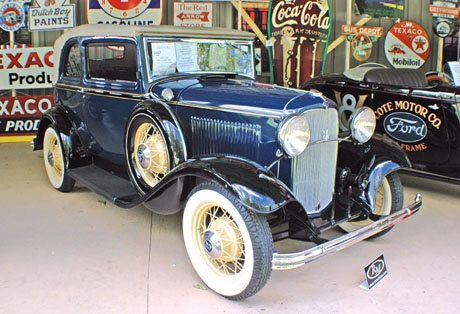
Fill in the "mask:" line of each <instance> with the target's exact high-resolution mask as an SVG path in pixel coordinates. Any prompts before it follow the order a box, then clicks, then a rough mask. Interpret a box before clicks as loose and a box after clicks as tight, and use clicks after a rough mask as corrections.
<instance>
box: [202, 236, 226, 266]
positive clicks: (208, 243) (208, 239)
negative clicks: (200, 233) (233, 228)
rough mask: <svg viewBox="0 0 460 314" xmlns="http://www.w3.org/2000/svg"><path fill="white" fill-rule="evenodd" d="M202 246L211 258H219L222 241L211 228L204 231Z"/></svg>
mask: <svg viewBox="0 0 460 314" xmlns="http://www.w3.org/2000/svg"><path fill="white" fill-rule="evenodd" d="M203 246H204V249H205V251H206V253H207V254H208V255H209V257H210V258H211V259H216V258H219V257H220V256H221V255H222V243H221V241H220V238H219V235H218V234H216V233H214V232H213V231H211V230H208V231H206V232H205V233H204V241H203Z"/></svg>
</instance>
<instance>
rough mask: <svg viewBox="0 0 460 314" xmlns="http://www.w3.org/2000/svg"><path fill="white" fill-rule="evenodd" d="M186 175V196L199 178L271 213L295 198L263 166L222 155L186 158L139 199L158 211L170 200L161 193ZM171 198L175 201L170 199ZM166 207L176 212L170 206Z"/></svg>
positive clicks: (247, 206) (256, 209)
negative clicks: (215, 184)
mask: <svg viewBox="0 0 460 314" xmlns="http://www.w3.org/2000/svg"><path fill="white" fill-rule="evenodd" d="M183 179H185V180H186V181H187V183H186V184H184V189H185V191H183V192H182V193H180V194H181V195H182V197H183V198H184V199H185V198H186V196H187V195H188V192H190V191H191V190H192V189H193V187H194V186H196V185H197V184H198V182H203V181H213V182H215V183H217V184H219V185H221V186H222V187H223V188H225V189H228V190H229V191H230V192H231V193H233V194H234V195H235V196H236V197H237V199H238V200H239V201H240V202H241V204H242V205H243V206H245V207H246V208H248V209H250V210H252V211H254V212H257V213H261V214H270V213H273V212H276V211H277V210H279V209H280V208H282V207H284V206H286V205H287V204H288V203H290V202H296V200H295V198H294V196H293V195H292V193H291V192H290V190H289V188H287V187H286V186H285V185H284V184H283V183H282V182H281V181H280V180H278V178H276V177H275V176H274V175H273V174H272V173H270V172H269V171H268V170H267V169H265V168H264V167H262V166H260V165H258V164H256V163H253V162H251V161H248V160H245V159H242V158H238V157H232V156H222V157H206V158H200V159H190V160H187V161H186V162H184V163H182V164H180V165H179V166H177V167H176V168H174V169H173V170H172V171H171V172H170V173H168V175H166V177H164V178H163V179H162V180H161V181H160V182H159V183H158V184H157V185H156V186H155V187H154V188H153V189H152V190H151V191H149V192H148V193H147V194H146V195H144V196H143V197H142V198H141V199H139V201H138V202H136V203H144V205H145V206H146V207H148V208H150V209H152V210H154V211H155V212H158V209H159V208H158V207H157V206H158V205H159V204H165V201H168V200H167V199H166V200H163V201H161V197H162V195H169V196H170V195H171V193H168V192H167V190H169V189H172V190H176V187H177V184H180V183H181V182H183ZM180 194H179V195H178V194H177V192H176V195H175V196H176V197H177V198H179V197H180ZM171 202H174V201H173V200H171V199H169V203H171ZM117 205H120V206H123V204H117ZM131 205H137V204H131ZM129 207H131V206H129ZM179 210H180V209H179ZM166 211H167V213H173V211H172V210H171V209H166Z"/></svg>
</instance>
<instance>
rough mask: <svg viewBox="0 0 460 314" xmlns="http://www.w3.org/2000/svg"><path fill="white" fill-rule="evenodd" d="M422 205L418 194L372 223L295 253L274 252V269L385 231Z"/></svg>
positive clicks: (290, 265) (289, 267)
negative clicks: (406, 205) (409, 202)
mask: <svg viewBox="0 0 460 314" xmlns="http://www.w3.org/2000/svg"><path fill="white" fill-rule="evenodd" d="M421 206H422V196H421V195H420V194H417V195H416V196H415V201H414V203H412V204H411V205H409V206H408V207H406V208H404V209H401V210H400V211H397V212H396V213H394V214H392V215H390V216H388V217H386V218H383V219H380V220H378V221H376V222H374V223H372V224H370V225H367V226H365V227H362V228H360V229H358V230H355V231H353V232H350V233H347V234H345V235H343V236H340V237H338V238H335V239H333V240H330V241H328V242H326V243H323V244H320V245H317V246H315V247H312V248H310V249H307V250H304V251H300V252H294V253H274V254H273V260H272V269H292V268H297V267H300V266H302V265H304V264H307V263H310V262H312V261H314V260H316V259H318V258H320V257H323V256H327V255H330V254H332V253H335V252H338V251H341V250H343V249H345V248H347V247H349V246H352V245H353V244H356V243H358V242H360V241H362V240H364V239H367V238H369V237H371V236H373V235H375V234H377V233H379V232H381V231H384V230H386V229H388V228H390V227H392V226H394V225H396V224H397V223H399V222H401V221H403V220H405V219H406V218H409V217H410V216H412V215H413V214H415V213H416V212H417V211H418V210H419V209H420V207H421Z"/></svg>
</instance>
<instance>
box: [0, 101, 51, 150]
mask: <svg viewBox="0 0 460 314" xmlns="http://www.w3.org/2000/svg"><path fill="white" fill-rule="evenodd" d="M52 107H54V99H53V96H52V95H42V96H18V97H1V98H0V142H1V141H2V140H1V137H2V136H12V135H14V136H18V135H19V136H22V135H35V133H36V131H37V129H38V124H39V122H40V117H41V116H42V115H43V113H44V112H45V111H46V110H48V109H51V108H52Z"/></svg>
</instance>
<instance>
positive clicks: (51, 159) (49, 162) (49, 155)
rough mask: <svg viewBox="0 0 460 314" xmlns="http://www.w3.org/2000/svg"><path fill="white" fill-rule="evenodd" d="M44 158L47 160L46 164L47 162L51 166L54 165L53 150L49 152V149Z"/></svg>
mask: <svg viewBox="0 0 460 314" xmlns="http://www.w3.org/2000/svg"><path fill="white" fill-rule="evenodd" d="M46 160H47V161H48V164H49V165H50V166H51V167H54V156H53V152H51V151H49V152H48V154H47V158H46Z"/></svg>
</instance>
